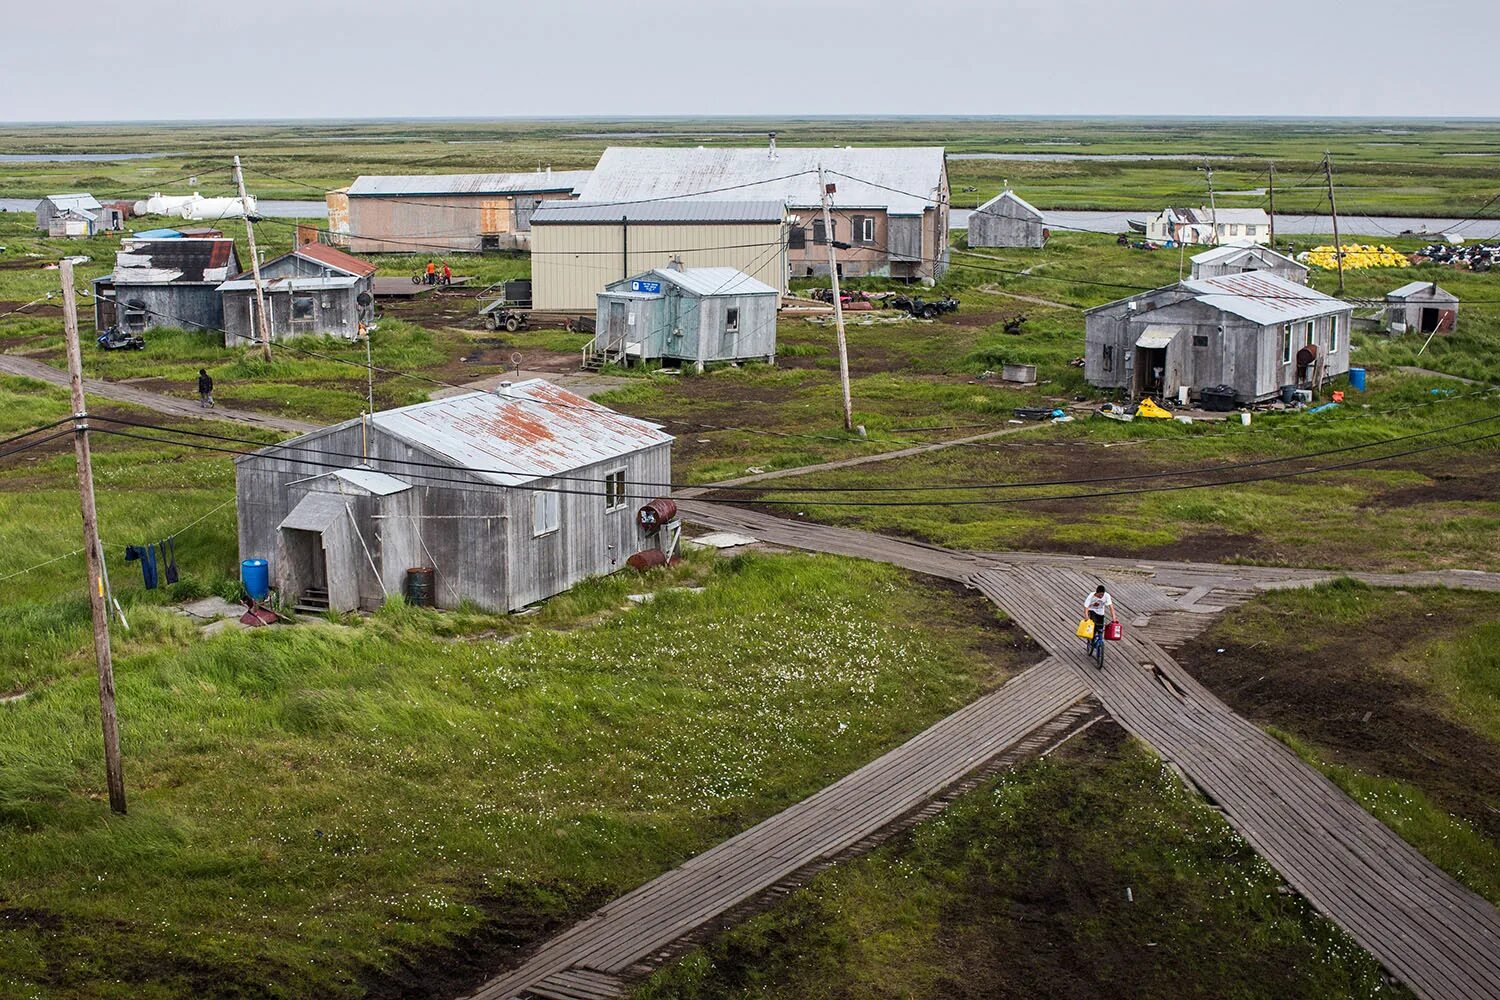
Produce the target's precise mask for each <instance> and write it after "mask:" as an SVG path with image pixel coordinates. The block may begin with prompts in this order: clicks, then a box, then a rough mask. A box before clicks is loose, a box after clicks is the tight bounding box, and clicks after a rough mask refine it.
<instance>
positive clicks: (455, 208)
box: [329, 168, 588, 254]
mask: <svg viewBox="0 0 1500 1000" xmlns="http://www.w3.org/2000/svg"><path fill="white" fill-rule="evenodd" d="M587 178H588V171H585V170H552V169H550V168H549V169H547V170H535V171H530V172H527V173H518V174H418V175H414V176H387V177H360V178H359V179H357V180H356V181H355V182H354V183H353V184H351V185H349V187H348V188H347V189H346V190H344V192H343V197H342V199H334V200H331V201H330V202H329V205H330V209H333V208H334V207H335V206H336V205H339V203H340V202H344V203H347V215H346V216H344V217H343V218H342V219H341V218H338V217H337V214H335V213H331V214H330V216H329V222H330V226H329V228H330V229H332V230H333V231H334V233H335V234H336V237H337V238H342V237H344V236H346V235H347V238H348V246H349V249H351V250H353V251H354V252H355V253H416V254H432V253H445V252H463V251H479V250H524V249H526V248H527V246H528V245H529V241H530V237H531V216H532V214H533V213H534V212H535V211H536V209H537V206H538V205H540V204H541V203H542V202H543V201H547V200H551V199H569V198H574V197H576V195H577V189H578V187H579V185H581V184H582V183H583V182H584V181H585V180H586V179H587ZM340 223H343V224H344V226H345V229H344V231H343V232H340V231H339V229H338V226H339V224H340ZM341 245H342V244H341Z"/></svg>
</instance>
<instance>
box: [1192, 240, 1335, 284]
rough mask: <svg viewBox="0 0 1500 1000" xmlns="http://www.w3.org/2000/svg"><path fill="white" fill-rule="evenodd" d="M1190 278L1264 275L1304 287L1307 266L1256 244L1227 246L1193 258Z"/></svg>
mask: <svg viewBox="0 0 1500 1000" xmlns="http://www.w3.org/2000/svg"><path fill="white" fill-rule="evenodd" d="M1192 261H1193V277H1195V278H1217V277H1218V276H1219V275H1221V274H1245V273H1247V272H1250V271H1265V272H1268V273H1270V274H1274V275H1276V276H1277V277H1278V278H1285V279H1286V280H1288V281H1295V282H1296V283H1297V284H1299V285H1305V284H1307V265H1306V264H1299V263H1297V261H1295V260H1293V259H1292V258H1290V257H1288V256H1287V255H1286V254H1282V253H1277V252H1276V251H1275V250H1272V249H1271V248H1270V247H1263V246H1259V245H1257V244H1244V243H1241V244H1229V245H1226V246H1221V247H1214V248H1213V249H1212V250H1205V251H1203V252H1202V253H1197V254H1194V255H1193V257H1192Z"/></svg>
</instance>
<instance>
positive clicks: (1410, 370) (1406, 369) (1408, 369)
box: [1396, 365, 1488, 386]
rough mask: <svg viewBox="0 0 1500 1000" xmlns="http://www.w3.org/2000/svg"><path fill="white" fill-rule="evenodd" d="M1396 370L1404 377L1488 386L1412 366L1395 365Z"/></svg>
mask: <svg viewBox="0 0 1500 1000" xmlns="http://www.w3.org/2000/svg"><path fill="white" fill-rule="evenodd" d="M1396 370H1397V371H1398V372H1402V373H1403V374H1406V375H1426V376H1428V377H1430V378H1447V379H1452V380H1453V381H1455V382H1462V383H1463V384H1464V385H1478V386H1484V385H1488V383H1486V382H1480V381H1478V380H1476V379H1472V378H1464V377H1463V376H1462V375H1449V374H1448V373H1447V372H1435V371H1433V370H1432V369H1431V368H1417V367H1415V366H1414V365H1397V366H1396Z"/></svg>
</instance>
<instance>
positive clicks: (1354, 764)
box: [1179, 581, 1500, 904]
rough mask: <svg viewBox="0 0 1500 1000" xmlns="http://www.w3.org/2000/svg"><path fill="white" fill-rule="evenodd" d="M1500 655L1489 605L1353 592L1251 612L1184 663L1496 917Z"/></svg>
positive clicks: (1253, 607) (1289, 597) (1343, 586)
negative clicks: (1487, 904)
mask: <svg viewBox="0 0 1500 1000" xmlns="http://www.w3.org/2000/svg"><path fill="white" fill-rule="evenodd" d="M1497 651H1500V619H1497V617H1496V615H1495V597H1494V595H1493V594H1483V593H1466V592H1461V591H1444V590H1416V591H1404V590H1402V591H1382V590H1375V589H1372V588H1369V587H1365V586H1363V585H1360V584H1356V583H1353V582H1349V581H1345V582H1341V583H1338V584H1332V585H1329V586H1325V587H1319V588H1317V589H1315V590H1310V591H1301V590H1298V591H1283V592H1278V593H1271V594H1267V595H1265V596H1263V597H1260V598H1257V599H1256V600H1255V601H1252V602H1251V603H1250V604H1247V605H1245V606H1244V607H1243V608H1241V609H1239V610H1238V611H1235V612H1233V613H1231V614H1229V615H1227V616H1225V617H1224V618H1222V619H1221V620H1219V621H1218V622H1216V623H1215V625H1214V627H1213V628H1212V629H1210V630H1209V632H1208V633H1207V634H1205V635H1204V636H1203V637H1202V638H1200V639H1199V640H1197V641H1196V642H1194V643H1193V644H1192V645H1191V646H1190V647H1188V648H1187V649H1186V650H1184V651H1183V652H1182V654H1181V656H1180V657H1179V659H1180V660H1181V662H1182V663H1183V665H1184V666H1186V667H1188V668H1189V669H1190V670H1191V671H1192V672H1193V673H1194V674H1195V675H1196V676H1197V677H1198V678H1199V679H1200V680H1202V681H1203V682H1204V683H1206V684H1208V685H1209V686H1210V687H1212V688H1213V689H1214V690H1215V691H1217V692H1218V693H1219V694H1220V695H1222V696H1223V697H1224V698H1226V700H1228V701H1229V703H1230V704H1231V705H1233V706H1234V707H1235V708H1236V709H1237V710H1239V711H1240V712H1242V713H1244V714H1245V715H1247V716H1249V717H1250V718H1252V719H1255V720H1256V721H1257V722H1260V723H1261V724H1263V725H1265V726H1268V727H1270V728H1271V729H1272V730H1273V731H1274V732H1276V733H1277V734H1278V735H1279V736H1281V737H1282V738H1283V739H1284V740H1286V741H1287V742H1288V743H1289V744H1290V745H1291V746H1292V747H1293V748H1294V749H1296V750H1297V751H1298V752H1299V753H1300V754H1302V755H1303V757H1305V758H1306V759H1307V760H1308V761H1309V762H1311V763H1313V764H1314V765H1316V766H1318V767H1321V768H1323V769H1324V770H1325V771H1326V772H1327V773H1328V775H1329V776H1330V777H1331V778H1332V779H1333V780H1334V781H1335V782H1336V783H1337V784H1338V785H1339V786H1340V787H1342V788H1343V789H1344V790H1345V791H1346V792H1348V793H1349V794H1350V795H1351V796H1352V797H1353V798H1354V799H1355V800H1357V801H1359V802H1360V803H1362V804H1363V805H1364V806H1365V808H1367V809H1369V810H1370V811H1371V812H1372V813H1374V814H1375V815H1376V816H1379V817H1380V818H1381V819H1382V820H1384V821H1385V822H1386V823H1387V824H1388V825H1389V826H1391V827H1392V828H1393V829H1394V830H1396V831H1397V832H1399V833H1400V834H1401V835H1402V836H1403V837H1405V838H1406V839H1407V840H1409V841H1410V842H1411V843H1412V844H1413V845H1415V846H1416V847H1417V848H1418V849H1420V850H1421V851H1422V852H1423V853H1424V854H1426V855H1427V856H1428V857H1429V858H1431V859H1432V860H1433V861H1434V862H1435V863H1437V864H1438V865H1440V866H1442V867H1443V868H1445V869H1447V870H1448V871H1449V872H1450V873H1452V874H1453V876H1454V877H1455V878H1457V879H1458V880H1459V881H1461V882H1463V883H1465V884H1466V885H1468V886H1469V887H1470V888H1472V889H1473V890H1474V891H1475V892H1478V893H1480V894H1481V895H1483V896H1485V897H1487V898H1488V899H1489V900H1491V901H1492V902H1495V903H1497V904H1500V819H1497V817H1496V813H1495V809H1494V803H1495V802H1496V800H1497V799H1500V777H1497V775H1500V652H1497Z"/></svg>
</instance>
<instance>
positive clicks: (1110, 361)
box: [1104, 344, 1115, 372]
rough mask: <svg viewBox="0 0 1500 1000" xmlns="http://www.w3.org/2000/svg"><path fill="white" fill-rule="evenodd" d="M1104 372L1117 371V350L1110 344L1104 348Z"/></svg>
mask: <svg viewBox="0 0 1500 1000" xmlns="http://www.w3.org/2000/svg"><path fill="white" fill-rule="evenodd" d="M1104 370H1105V371H1107V372H1112V371H1114V370H1115V349H1114V348H1113V347H1112V346H1110V345H1108V344H1106V345H1105V347H1104Z"/></svg>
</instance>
